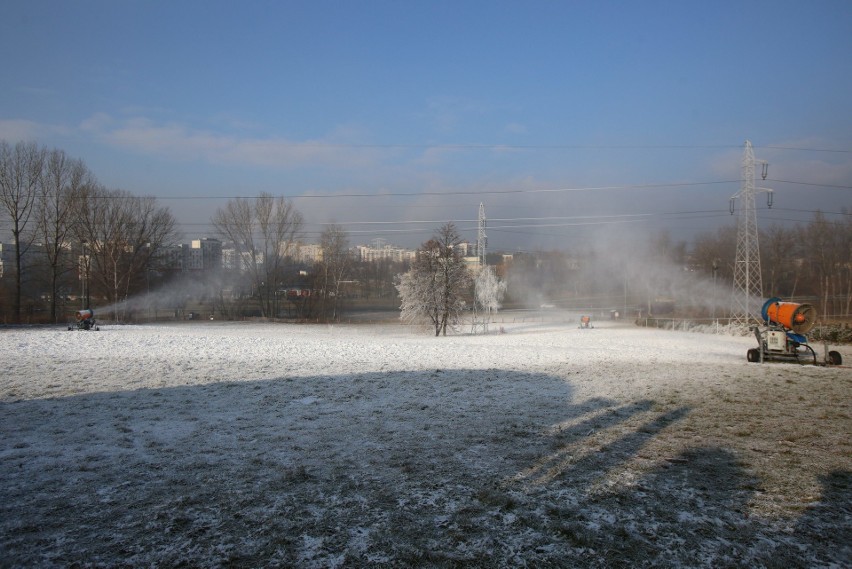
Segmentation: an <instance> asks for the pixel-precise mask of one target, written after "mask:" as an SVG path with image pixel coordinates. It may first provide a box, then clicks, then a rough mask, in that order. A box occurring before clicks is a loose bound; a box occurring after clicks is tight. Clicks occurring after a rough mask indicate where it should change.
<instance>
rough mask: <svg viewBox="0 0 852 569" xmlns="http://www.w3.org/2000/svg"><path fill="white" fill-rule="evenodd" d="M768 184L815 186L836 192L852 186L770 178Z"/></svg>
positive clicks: (849, 188) (851, 188) (850, 188)
mask: <svg viewBox="0 0 852 569" xmlns="http://www.w3.org/2000/svg"><path fill="white" fill-rule="evenodd" d="M767 181H769V182H777V183H779V184H795V185H797V186H816V187H818V188H833V189H836V190H852V186H843V185H838V184H817V183H816V182H802V181H795V180H775V179H772V178H769V179H767Z"/></svg>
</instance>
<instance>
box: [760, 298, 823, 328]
mask: <svg viewBox="0 0 852 569" xmlns="http://www.w3.org/2000/svg"><path fill="white" fill-rule="evenodd" d="M761 312H762V313H763V314H762V316H763V320H764V321H766V322H770V323H772V324H778V325H779V326H783V327H784V328H786V329H787V330H790V331H791V332H793V333H794V334H807V333H808V332H810V331H811V328H813V327H814V325H815V324H816V319H817V313H816V309H815V308H814V307H813V306H812V305H810V304H798V303H796V302H782V301H781V300H780V299H778V298H770V299H769V300H767V301H766V303H765V304H764V305H763V310H762V311H761Z"/></svg>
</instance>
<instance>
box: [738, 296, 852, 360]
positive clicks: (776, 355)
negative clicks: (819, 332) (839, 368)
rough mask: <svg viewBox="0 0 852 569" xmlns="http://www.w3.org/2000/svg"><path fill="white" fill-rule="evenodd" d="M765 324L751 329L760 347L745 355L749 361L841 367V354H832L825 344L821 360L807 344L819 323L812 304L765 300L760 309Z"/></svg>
mask: <svg viewBox="0 0 852 569" xmlns="http://www.w3.org/2000/svg"><path fill="white" fill-rule="evenodd" d="M761 316H762V317H763V321H764V322H765V324H764V325H763V326H751V327H750V328H749V330H751V331H753V332H754V336H755V338H757V345H758V347H757V348H752V349H750V350H749V351H748V353H747V354H746V358H747V359H748V361H750V362H760V363H763V362H765V361H784V362H796V363H800V364H813V365H841V364H842V363H843V358H842V357H841V356H840V353H839V352H836V351H834V350H831V351H829V349H828V344H824V345H823V352H824V356H823V359H822V361H819V360H818V359H817V355H816V352H815V351H814V349H813V348H812V347H811V346H810V345H808V339H807V338H806V337H805V335H804V334H805V333H806V332H808V331H810V330H811V328H813V326H814V324H815V323H816V311H815V310H814V308H813V306H811V305H810V304H795V303H792V302H781V300H780V299H778V298H771V299H769V300H767V301H766V303H765V304H764V305H763V309H762V310H761Z"/></svg>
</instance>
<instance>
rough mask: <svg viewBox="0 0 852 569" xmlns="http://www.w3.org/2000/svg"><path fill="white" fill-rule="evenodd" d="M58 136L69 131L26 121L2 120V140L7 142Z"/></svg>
mask: <svg viewBox="0 0 852 569" xmlns="http://www.w3.org/2000/svg"><path fill="white" fill-rule="evenodd" d="M57 134H68V129H67V128H65V127H62V126H57V125H47V124H41V123H37V122H33V121H28V120H25V119H6V120H2V119H0V139H3V140H6V141H7V142H12V143H14V142H18V141H21V140H27V141H29V140H39V139H41V138H45V137H49V136H53V135H57Z"/></svg>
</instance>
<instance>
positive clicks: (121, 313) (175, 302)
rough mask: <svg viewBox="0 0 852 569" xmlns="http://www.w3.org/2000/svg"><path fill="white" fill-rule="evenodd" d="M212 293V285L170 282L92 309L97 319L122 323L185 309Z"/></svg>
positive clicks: (94, 306) (193, 282) (193, 281)
mask: <svg viewBox="0 0 852 569" xmlns="http://www.w3.org/2000/svg"><path fill="white" fill-rule="evenodd" d="M210 291H211V286H210V283H207V282H204V281H198V280H178V281H173V282H169V283H167V284H165V285H163V286H162V287H159V288H157V289H156V290H152V291H150V292H145V293H142V294H138V295H135V296H131V297H129V298H126V299H124V300H121V301H118V302H114V303H112V304H109V305H106V306H97V305H94V303H93V307H92V309H93V310H94V312H95V317H96V318H101V319H102V318H104V317H106V316H110V317H111V318H112V319H113V320H117V321H121V320H124V319H126V318H128V317H130V316H132V315H134V314H140V313H142V314H144V313H149V312H150V311H153V310H163V309H175V308H179V307H183V306H184V305H185V304H186V303H187V302H188V301H194V300H196V299H198V298H201V297H204V296H205V295H206V294H209V292H210Z"/></svg>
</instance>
